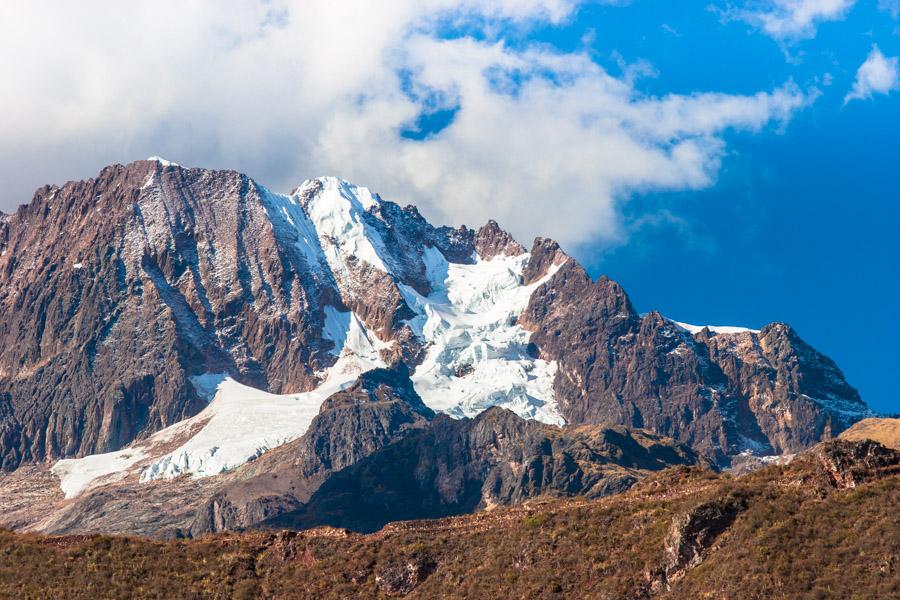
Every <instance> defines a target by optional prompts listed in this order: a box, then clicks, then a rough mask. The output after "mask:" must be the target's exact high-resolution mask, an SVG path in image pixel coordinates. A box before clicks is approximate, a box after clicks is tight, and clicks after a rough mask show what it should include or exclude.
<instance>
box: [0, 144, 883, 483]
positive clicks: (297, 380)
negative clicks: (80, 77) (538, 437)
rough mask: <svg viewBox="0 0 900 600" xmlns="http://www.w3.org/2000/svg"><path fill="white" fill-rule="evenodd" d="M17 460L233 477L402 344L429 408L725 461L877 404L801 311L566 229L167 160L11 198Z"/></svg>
mask: <svg viewBox="0 0 900 600" xmlns="http://www.w3.org/2000/svg"><path fill="white" fill-rule="evenodd" d="M0 313H2V314H3V315H4V318H3V319H2V320H0V461H2V467H3V468H4V469H5V470H13V469H16V468H18V467H20V466H21V465H24V464H30V463H35V462H40V461H46V460H50V461H55V460H57V459H65V460H62V461H61V462H59V463H57V464H56V466H55V467H54V472H55V473H56V474H57V475H58V476H59V477H60V480H61V481H62V486H63V489H64V490H65V492H66V494H67V495H70V496H77V495H78V494H80V493H82V492H83V491H84V490H85V489H88V488H89V487H91V486H92V485H95V484H96V483H97V482H103V481H109V480H110V478H113V479H115V478H116V477H125V474H126V473H130V472H133V470H134V469H138V470H139V478H140V480H141V481H150V480H155V479H166V478H171V477H174V476H177V475H181V474H193V475H195V476H207V475H216V474H219V473H223V472H228V471H230V470H233V469H235V468H236V467H238V466H240V465H241V464H243V463H245V462H246V461H248V460H253V459H255V458H257V457H259V456H260V455H261V454H263V453H265V452H267V451H269V450H271V449H273V448H276V447H278V446H281V445H283V444H286V443H288V442H291V441H292V440H295V439H298V438H300V437H302V436H303V435H304V434H305V433H306V431H307V430H308V428H309V427H310V423H311V422H312V420H313V419H314V417H315V416H316V415H317V414H318V413H319V410H320V407H321V405H322V403H323V401H325V400H326V399H327V398H329V397H330V396H332V395H333V394H335V393H336V392H339V391H340V390H343V389H345V388H346V387H348V386H350V385H351V384H352V383H353V382H354V381H355V380H356V379H357V377H358V376H359V375H360V374H361V373H364V372H367V371H370V370H372V369H376V368H382V369H385V368H387V369H389V368H393V367H398V366H399V365H402V366H403V368H404V369H407V370H408V373H409V380H410V381H411V385H412V389H413V390H414V392H415V394H416V395H417V396H418V397H419V398H420V399H421V402H422V403H423V406H424V407H425V408H427V410H429V411H436V412H438V413H444V414H446V415H448V416H450V417H453V418H467V417H468V418H471V417H476V416H477V415H479V414H480V413H481V412H482V411H484V410H486V409H488V408H491V407H500V408H506V409H509V410H510V411H512V412H513V413H515V414H516V415H518V416H519V417H523V418H526V419H534V420H537V421H541V422H543V423H545V424H549V425H556V426H575V425H581V424H606V425H619V426H626V427H636V428H644V429H647V430H650V431H651V432H654V433H656V434H659V435H663V436H670V437H672V438H675V439H676V440H678V441H679V442H682V443H686V444H689V445H690V446H692V447H693V448H694V449H696V450H697V451H698V452H700V453H701V454H702V455H704V456H705V457H706V458H707V459H709V460H711V461H713V462H714V463H716V464H719V465H727V464H728V463H729V462H730V461H731V459H732V457H733V456H735V455H738V454H741V453H752V454H756V455H771V454H781V453H792V452H796V451H799V450H801V449H803V448H806V447H808V446H811V445H813V444H814V443H816V442H818V441H820V440H822V439H827V438H830V437H833V436H836V435H837V434H838V433H840V432H841V431H842V430H844V429H846V428H847V427H849V426H850V425H851V424H852V423H854V422H855V421H857V420H859V419H861V418H863V417H864V416H866V415H867V414H868V413H869V411H868V409H867V408H866V406H865V404H864V403H863V402H862V400H861V399H860V397H859V395H858V393H857V392H856V390H854V389H853V388H852V387H851V386H850V385H848V384H847V382H846V381H845V380H844V377H843V374H842V373H841V371H840V369H839V368H838V367H837V366H836V365H835V364H834V362H833V361H831V360H830V359H828V358H827V357H825V356H823V355H822V354H820V353H819V352H817V351H816V350H815V349H813V348H812V347H810V346H809V345H807V344H806V343H805V342H803V341H802V340H801V339H800V337H799V336H798V335H797V333H796V332H795V331H793V330H792V329H791V328H790V327H789V326H787V325H784V324H780V323H775V324H771V325H767V326H766V327H764V328H762V329H761V330H759V331H754V330H749V329H741V328H716V327H702V326H691V325H686V324H682V323H677V322H675V321H672V320H670V319H667V318H666V317H664V316H662V315H660V314H659V313H657V312H651V313H649V314H646V315H639V314H637V313H636V312H635V310H634V308H633V306H632V304H631V302H630V300H629V298H628V296H627V295H626V293H625V291H624V290H623V289H622V288H621V286H619V285H618V284H617V283H615V282H614V281H611V280H609V279H607V278H605V277H601V278H600V279H598V280H596V281H594V280H592V279H591V278H590V277H589V276H588V274H587V273H586V272H585V270H584V269H583V268H582V267H581V266H580V265H579V264H578V263H577V262H576V261H575V260H574V259H572V258H571V257H569V256H568V255H566V254H565V253H564V252H563V250H562V249H560V247H559V246H558V245H557V244H556V243H555V242H553V241H552V240H547V239H542V238H538V239H537V240H535V242H534V244H533V245H532V248H531V250H530V251H529V250H526V249H525V248H524V247H522V246H521V245H520V244H519V243H518V242H516V241H515V240H514V239H513V238H512V237H511V236H510V235H509V234H508V233H506V232H505V231H503V230H502V229H501V228H500V227H499V225H498V224H497V223H495V222H493V221H491V222H489V223H488V224H486V225H484V226H483V227H481V228H480V229H478V230H473V229H469V228H467V227H465V226H463V227H459V228H451V227H435V226H433V225H431V224H429V223H428V222H427V221H426V220H425V219H424V218H423V217H422V216H421V215H420V214H419V212H418V211H417V210H416V209H415V208H414V207H412V206H407V207H404V208H401V207H400V206H398V205H396V204H394V203H392V202H389V201H385V200H383V199H381V198H380V197H379V196H378V195H377V194H375V193H372V192H371V191H369V190H368V189H366V188H363V187H359V186H356V185H353V184H351V183H348V182H346V181H343V180H341V179H337V178H333V177H323V178H318V179H312V180H308V181H305V182H304V183H303V184H301V185H300V186H298V187H297V189H296V190H295V191H294V192H293V193H291V194H290V195H282V194H277V193H274V192H271V191H269V190H268V189H266V188H265V187H263V186H261V185H259V184H258V183H256V182H255V181H253V180H252V179H250V178H249V177H247V176H245V175H242V174H240V173H237V172H234V171H211V170H206V169H195V168H185V167H182V166H179V165H176V164H174V163H170V162H167V161H164V160H162V159H157V158H154V159H150V160H146V161H138V162H135V163H132V164H129V165H127V166H122V165H114V166H110V167H107V168H105V169H103V171H102V172H101V173H100V174H99V175H98V176H97V177H96V178H94V179H91V180H87V181H79V182H69V183H67V184H65V185H64V186H62V187H57V186H45V187H43V188H41V189H39V190H37V192H36V193H35V196H34V199H33V200H32V202H31V203H30V204H28V205H25V206H22V207H20V208H19V210H18V211H17V212H16V213H15V214H12V215H6V216H3V217H2V219H0Z"/></svg>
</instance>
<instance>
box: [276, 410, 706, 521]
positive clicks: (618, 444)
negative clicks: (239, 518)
mask: <svg viewBox="0 0 900 600" xmlns="http://www.w3.org/2000/svg"><path fill="white" fill-rule="evenodd" d="M698 462H700V461H699V460H698V457H697V455H696V454H695V453H694V452H693V451H691V450H690V449H689V448H687V447H685V446H681V445H679V444H677V443H675V442H674V440H671V439H666V438H660V437H658V436H654V435H652V434H649V433H647V432H642V431H638V430H626V429H623V428H607V427H598V426H581V427H576V428H562V429H560V428H559V427H556V426H553V425H545V424H543V423H539V422H537V421H526V420H524V419H522V418H521V417H519V416H517V415H515V414H513V413H512V412H510V411H508V410H506V409H503V408H498V407H494V408H490V409H488V410H486V411H484V412H483V413H481V414H480V415H478V416H477V417H475V418H474V419H461V420H455V419H451V418H449V417H446V416H444V415H440V416H438V417H437V418H436V419H435V420H434V421H433V422H432V423H431V426H430V427H427V428H423V429H421V430H419V431H416V432H414V433H412V434H410V435H408V436H406V437H404V438H403V439H402V440H400V441H399V442H397V443H395V444H391V445H389V446H386V447H384V448H383V449H382V450H380V451H378V452H375V453H373V454H372V455H370V456H368V457H366V458H364V459H363V460H360V461H358V462H356V463H355V464H353V465H352V466H350V467H348V468H346V469H344V470H341V471H339V472H336V473H335V474H334V475H332V476H331V477H330V478H329V479H328V480H327V481H325V482H324V483H323V484H322V486H321V487H320V488H319V489H318V490H317V491H316V493H315V494H313V496H312V497H311V498H310V499H309V500H308V501H307V502H306V503H304V504H303V505H302V506H300V507H298V508H297V509H296V510H294V511H292V512H288V513H285V514H281V515H278V516H273V517H271V518H269V519H267V520H266V521H265V522H264V523H263V524H264V525H266V526H271V527H279V528H285V527H286V528H292V529H306V528H309V527H314V526H318V525H332V526H338V527H347V528H350V529H353V530H355V531H375V530H377V529H380V528H381V527H382V526H384V525H385V524H386V523H389V522H391V521H396V520H407V519H421V518H436V517H444V516H449V515H459V514H466V513H471V512H475V511H478V510H484V509H490V508H494V507H496V506H510V505H515V504H520V503H522V502H524V501H526V500H528V499H531V498H535V497H538V496H547V495H549V496H583V497H586V498H599V497H602V496H606V495H609V494H613V493H617V492H622V491H625V490H627V489H628V488H630V487H631V486H632V485H633V484H634V483H636V482H637V481H639V480H640V479H643V478H644V477H646V476H647V475H648V474H649V473H651V472H653V471H658V470H661V469H664V468H666V467H669V466H673V465H695V464H698Z"/></svg>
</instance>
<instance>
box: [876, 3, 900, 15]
mask: <svg viewBox="0 0 900 600" xmlns="http://www.w3.org/2000/svg"><path fill="white" fill-rule="evenodd" d="M878 10H881V11H884V12H886V13H888V14H889V15H891V17H893V18H894V19H896V18H897V17H898V16H900V0H878Z"/></svg>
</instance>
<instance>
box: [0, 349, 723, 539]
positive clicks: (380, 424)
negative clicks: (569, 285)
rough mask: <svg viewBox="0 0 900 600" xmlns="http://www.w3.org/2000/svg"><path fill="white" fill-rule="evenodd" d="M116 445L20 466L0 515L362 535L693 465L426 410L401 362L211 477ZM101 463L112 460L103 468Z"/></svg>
mask: <svg viewBox="0 0 900 600" xmlns="http://www.w3.org/2000/svg"><path fill="white" fill-rule="evenodd" d="M161 433H165V432H161ZM159 436H160V434H156V435H155V436H152V437H151V438H150V439H151V440H154V438H158V437H159ZM157 442H158V440H155V441H154V442H153V443H157ZM175 443H177V441H176V442H175ZM229 450H233V449H229V448H222V449H221V452H228V451H229ZM145 451H146V452H145ZM124 453H129V456H130V457H132V458H133V460H127V461H119V462H118V463H116V462H115V461H110V457H109V456H106V457H104V455H96V456H92V457H87V458H85V459H79V460H75V461H70V460H64V461H59V462H58V463H57V464H56V465H55V466H54V467H53V470H52V471H51V472H50V473H49V475H50V477H47V476H45V475H48V474H46V473H44V472H42V471H41V470H40V469H35V468H29V467H23V468H20V469H19V470H18V471H16V472H15V473H13V474H11V475H9V476H7V477H6V478H5V479H0V509H2V514H3V517H2V521H0V522H2V523H5V524H6V525H7V526H12V527H15V528H17V529H36V530H40V531H45V532H55V533H84V532H105V533H120V534H134V533H140V534H143V535H151V536H154V537H173V536H175V537H184V536H191V537H195V536H199V535H202V534H206V533H211V532H216V531H225V530H242V529H251V528H273V527H282V526H284V525H285V524H287V523H290V524H292V525H294V526H303V527H308V526H311V525H314V524H323V523H324V524H331V525H335V526H340V527H349V528H353V529H355V530H360V531H371V530H374V529H377V528H378V527H381V526H382V525H383V524H384V523H386V522H388V521H393V520H397V519H401V518H410V517H418V516H434V517H442V516H449V515H455V514H461V513H465V512H470V511H473V510H480V509H491V508H494V507H496V506H508V505H511V504H516V503H520V502H523V501H525V500H528V499H530V498H533V497H535V496H539V495H550V496H566V495H579V496H584V497H590V498H596V497H600V496H603V495H607V494H611V493H616V492H620V491H624V490H626V489H628V488H629V487H631V486H632V485H633V484H635V483H636V482H638V481H640V480H642V479H644V478H645V477H647V476H648V475H650V474H652V473H654V472H656V471H659V470H662V469H665V468H667V467H670V466H673V465H697V464H705V463H704V461H702V460H700V459H699V458H698V456H697V454H696V453H695V452H693V451H692V450H690V449H689V448H687V447H686V446H683V445H681V444H678V443H677V442H675V441H674V440H671V439H669V438H662V437H660V436H656V435H654V434H651V433H649V432H645V431H638V430H626V429H624V428H611V427H603V426H593V425H585V426H580V427H574V428H572V427H566V428H560V427H558V426H555V425H547V424H543V423H540V422H538V421H534V420H525V419H522V418H521V417H519V416H518V415H516V414H514V413H513V412H511V411H509V410H506V409H502V408H499V407H493V408H491V409H488V410H486V411H484V412H482V413H481V414H479V415H478V416H477V417H475V418H474V419H469V418H467V417H463V418H462V419H458V420H457V419H451V418H450V417H447V416H446V415H440V416H437V417H436V416H435V414H434V412H433V411H431V409H429V408H428V407H426V406H425V405H424V404H423V403H422V400H421V398H420V397H419V396H418V394H417V393H416V391H415V389H414V387H413V383H412V381H411V380H410V378H409V373H408V371H407V370H406V368H405V367H404V366H403V364H402V363H400V364H398V365H397V366H396V367H394V368H393V369H381V368H379V369H373V370H370V371H367V372H365V373H363V374H361V375H360V376H359V377H358V378H357V380H356V381H355V382H354V383H353V384H352V385H350V386H348V387H346V388H344V389H343V390H340V391H337V392H335V393H334V394H332V395H331V396H329V397H328V398H327V399H326V400H324V401H323V402H322V403H321V407H320V408H319V412H318V414H317V415H316V416H315V417H313V418H312V420H311V422H310V423H309V426H308V428H307V430H306V432H305V433H304V434H303V435H301V436H300V437H299V438H298V439H296V440H294V441H291V442H288V443H286V444H283V445H281V446H279V447H277V448H275V449H273V450H271V451H269V452H266V453H264V454H262V455H261V456H259V457H258V458H256V459H254V460H251V461H249V462H246V463H244V464H242V465H240V466H238V467H237V468H235V469H233V470H229V471H227V472H224V473H220V474H206V475H205V476H203V477H199V478H189V477H176V478H157V479H149V478H147V477H146V473H147V472H148V471H149V470H150V469H148V464H151V463H152V462H153V461H154V460H155V459H154V453H153V452H152V445H150V446H149V449H148V446H142V447H137V448H133V449H130V450H125V451H120V452H119V453H114V455H113V456H121V455H122V454H124ZM103 461H106V463H104V462H103ZM110 462H112V466H113V467H114V468H113V469H109V470H108V471H107V472H102V468H101V467H105V466H108V465H109V464H110ZM72 465H77V466H78V467H80V468H79V469H72V470H69V467H71V466H72ZM98 465H99V466H98ZM195 475H196V473H195ZM58 478H59V479H58ZM60 479H61V481H62V487H63V489H64V490H65V491H66V495H65V497H64V496H63V494H62V493H61V492H60V491H59V481H60ZM4 500H5V502H4Z"/></svg>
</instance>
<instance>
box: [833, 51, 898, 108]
mask: <svg viewBox="0 0 900 600" xmlns="http://www.w3.org/2000/svg"><path fill="white" fill-rule="evenodd" d="M898 87H900V79H898V71H897V57H896V56H894V57H891V58H887V57H886V56H885V55H884V54H882V53H881V50H879V49H878V46H872V51H871V52H869V56H868V57H867V58H866V60H865V62H864V63H863V64H861V65H860V66H859V69H857V70H856V81H854V82H853V88H852V89H851V90H850V91H849V92H848V93H847V95H846V96H844V104H846V103H848V102H850V101H851V100H863V99H866V98H871V97H872V95H873V94H889V93H891V91H893V90H896V89H897V88H898Z"/></svg>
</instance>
